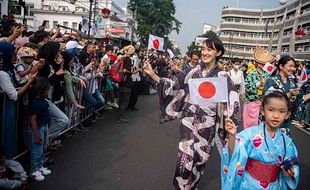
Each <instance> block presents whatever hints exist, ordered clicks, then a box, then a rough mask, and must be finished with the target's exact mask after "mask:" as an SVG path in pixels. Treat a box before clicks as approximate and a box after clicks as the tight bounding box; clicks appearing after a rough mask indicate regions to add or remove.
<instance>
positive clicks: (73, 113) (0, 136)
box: [0, 78, 105, 159]
mask: <svg viewBox="0 0 310 190" xmlns="http://www.w3.org/2000/svg"><path fill="white" fill-rule="evenodd" d="M94 80H97V82H98V87H99V91H100V92H101V93H104V94H105V85H104V84H105V83H104V82H105V78H102V79H94ZM93 85H94V82H93V80H92V82H91V83H90V84H88V85H87V88H86V89H83V88H82V87H81V86H80V85H79V84H73V92H74V94H75V98H76V100H77V101H78V103H79V104H80V105H83V106H86V101H85V100H84V99H83V92H84V90H88V91H89V93H90V94H91V95H92V92H91V90H92V87H93ZM64 92H65V91H64ZM26 96H27V95H26ZM23 97H24V96H21V97H19V98H18V100H17V101H13V100H10V99H9V98H8V96H7V95H6V94H5V93H4V92H2V91H1V90H0V145H1V146H3V147H4V150H5V154H6V157H7V158H8V159H17V158H19V157H21V156H22V155H24V154H25V153H26V152H27V148H26V139H27V131H28V127H30V119H29V117H28V111H27V109H28V108H27V107H26V106H23V103H22V102H23ZM64 101H65V110H64V113H65V114H66V115H67V116H68V118H69V125H68V126H67V127H66V128H65V129H64V130H63V131H62V132H60V133H59V134H58V136H57V137H59V136H61V135H63V134H64V133H67V132H68V131H71V130H74V131H75V133H76V131H77V126H78V125H80V124H81V123H82V122H83V121H85V120H86V119H88V118H89V117H90V116H91V115H92V113H93V111H94V110H93V108H89V109H85V110H81V109H78V108H76V107H75V106H74V105H73V104H71V103H70V102H69V99H68V97H67V95H66V94H65V96H64ZM21 106H22V107H21ZM20 108H22V109H23V110H21V111H22V112H21V111H20ZM102 108H103V107H101V108H99V110H100V109H102Z"/></svg>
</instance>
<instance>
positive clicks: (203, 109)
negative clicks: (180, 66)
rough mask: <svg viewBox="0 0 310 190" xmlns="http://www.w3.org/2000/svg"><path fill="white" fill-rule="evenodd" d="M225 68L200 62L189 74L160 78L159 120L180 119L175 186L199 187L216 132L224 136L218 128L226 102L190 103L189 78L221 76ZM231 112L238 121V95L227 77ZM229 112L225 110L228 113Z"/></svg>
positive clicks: (231, 116) (220, 127) (184, 187)
mask: <svg viewBox="0 0 310 190" xmlns="http://www.w3.org/2000/svg"><path fill="white" fill-rule="evenodd" d="M222 74H224V73H223V71H222V70H221V69H220V68H219V67H218V66H216V67H215V68H213V69H212V70H211V71H209V72H208V73H207V72H206V71H205V69H204V64H199V65H198V66H197V67H196V68H194V69H192V70H191V71H189V73H187V74H185V73H182V72H181V73H179V74H178V75H176V76H173V77H172V78H161V79H160V83H159V85H158V94H159V99H160V122H167V121H171V120H173V119H180V120H181V122H180V142H179V151H178V155H177V166H176V171H175V177H174V182H173V184H174V186H175V188H176V189H187V190H190V189H196V188H197V184H198V182H199V180H200V177H201V175H202V173H203V170H204V168H205V165H206V162H207V161H208V160H209V158H210V156H211V151H212V148H213V144H214V138H215V135H216V132H218V134H219V135H220V136H222V137H225V132H224V130H223V126H219V128H217V124H218V123H219V122H220V120H219V118H224V117H223V114H224V112H225V111H223V110H226V108H225V105H223V104H221V103H210V104H209V105H206V106H199V105H194V104H190V103H189V102H187V100H188V99H189V89H188V80H189V79H191V78H203V77H219V76H222ZM228 86H229V87H228V88H229V100H230V102H229V105H230V107H229V115H230V118H232V119H233V120H234V121H235V122H236V123H237V124H238V121H239V120H240V119H238V112H239V95H238V92H237V91H236V90H235V89H234V86H233V83H232V81H231V80H230V79H229V78H228ZM226 113H227V111H226V112H225V114H226Z"/></svg>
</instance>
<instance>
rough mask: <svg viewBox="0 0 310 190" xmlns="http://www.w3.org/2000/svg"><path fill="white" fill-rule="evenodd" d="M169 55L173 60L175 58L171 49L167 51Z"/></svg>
mask: <svg viewBox="0 0 310 190" xmlns="http://www.w3.org/2000/svg"><path fill="white" fill-rule="evenodd" d="M167 53H168V54H169V57H170V58H171V59H172V58H174V53H173V52H172V51H171V49H167Z"/></svg>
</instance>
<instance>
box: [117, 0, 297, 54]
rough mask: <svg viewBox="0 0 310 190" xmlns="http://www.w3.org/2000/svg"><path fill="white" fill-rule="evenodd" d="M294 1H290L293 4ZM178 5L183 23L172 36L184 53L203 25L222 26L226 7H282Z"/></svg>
mask: <svg viewBox="0 0 310 190" xmlns="http://www.w3.org/2000/svg"><path fill="white" fill-rule="evenodd" d="M114 1H115V2H116V3H117V4H118V5H120V6H122V7H123V6H126V4H127V2H128V0H114ZM292 1H294V0H288V2H292ZM174 3H175V5H176V15H175V16H176V18H177V19H178V20H179V21H181V22H182V26H181V30H180V33H179V34H176V33H175V32H173V33H171V34H170V38H171V39H173V40H175V41H176V45H177V46H178V47H179V48H180V49H181V52H182V53H185V52H186V51H187V46H188V45H189V44H190V43H191V42H192V41H194V39H195V37H196V36H198V35H200V34H202V32H203V24H204V23H209V24H213V25H215V26H218V27H219V26H220V21H221V12H222V8H223V7H224V6H228V7H237V4H238V7H239V8H251V9H261V7H262V8H263V9H271V8H277V7H280V6H281V5H280V4H279V0H174Z"/></svg>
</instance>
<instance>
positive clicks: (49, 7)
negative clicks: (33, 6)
mask: <svg viewBox="0 0 310 190" xmlns="http://www.w3.org/2000/svg"><path fill="white" fill-rule="evenodd" d="M42 9H43V10H48V11H49V10H52V6H51V5H43V6H42Z"/></svg>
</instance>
